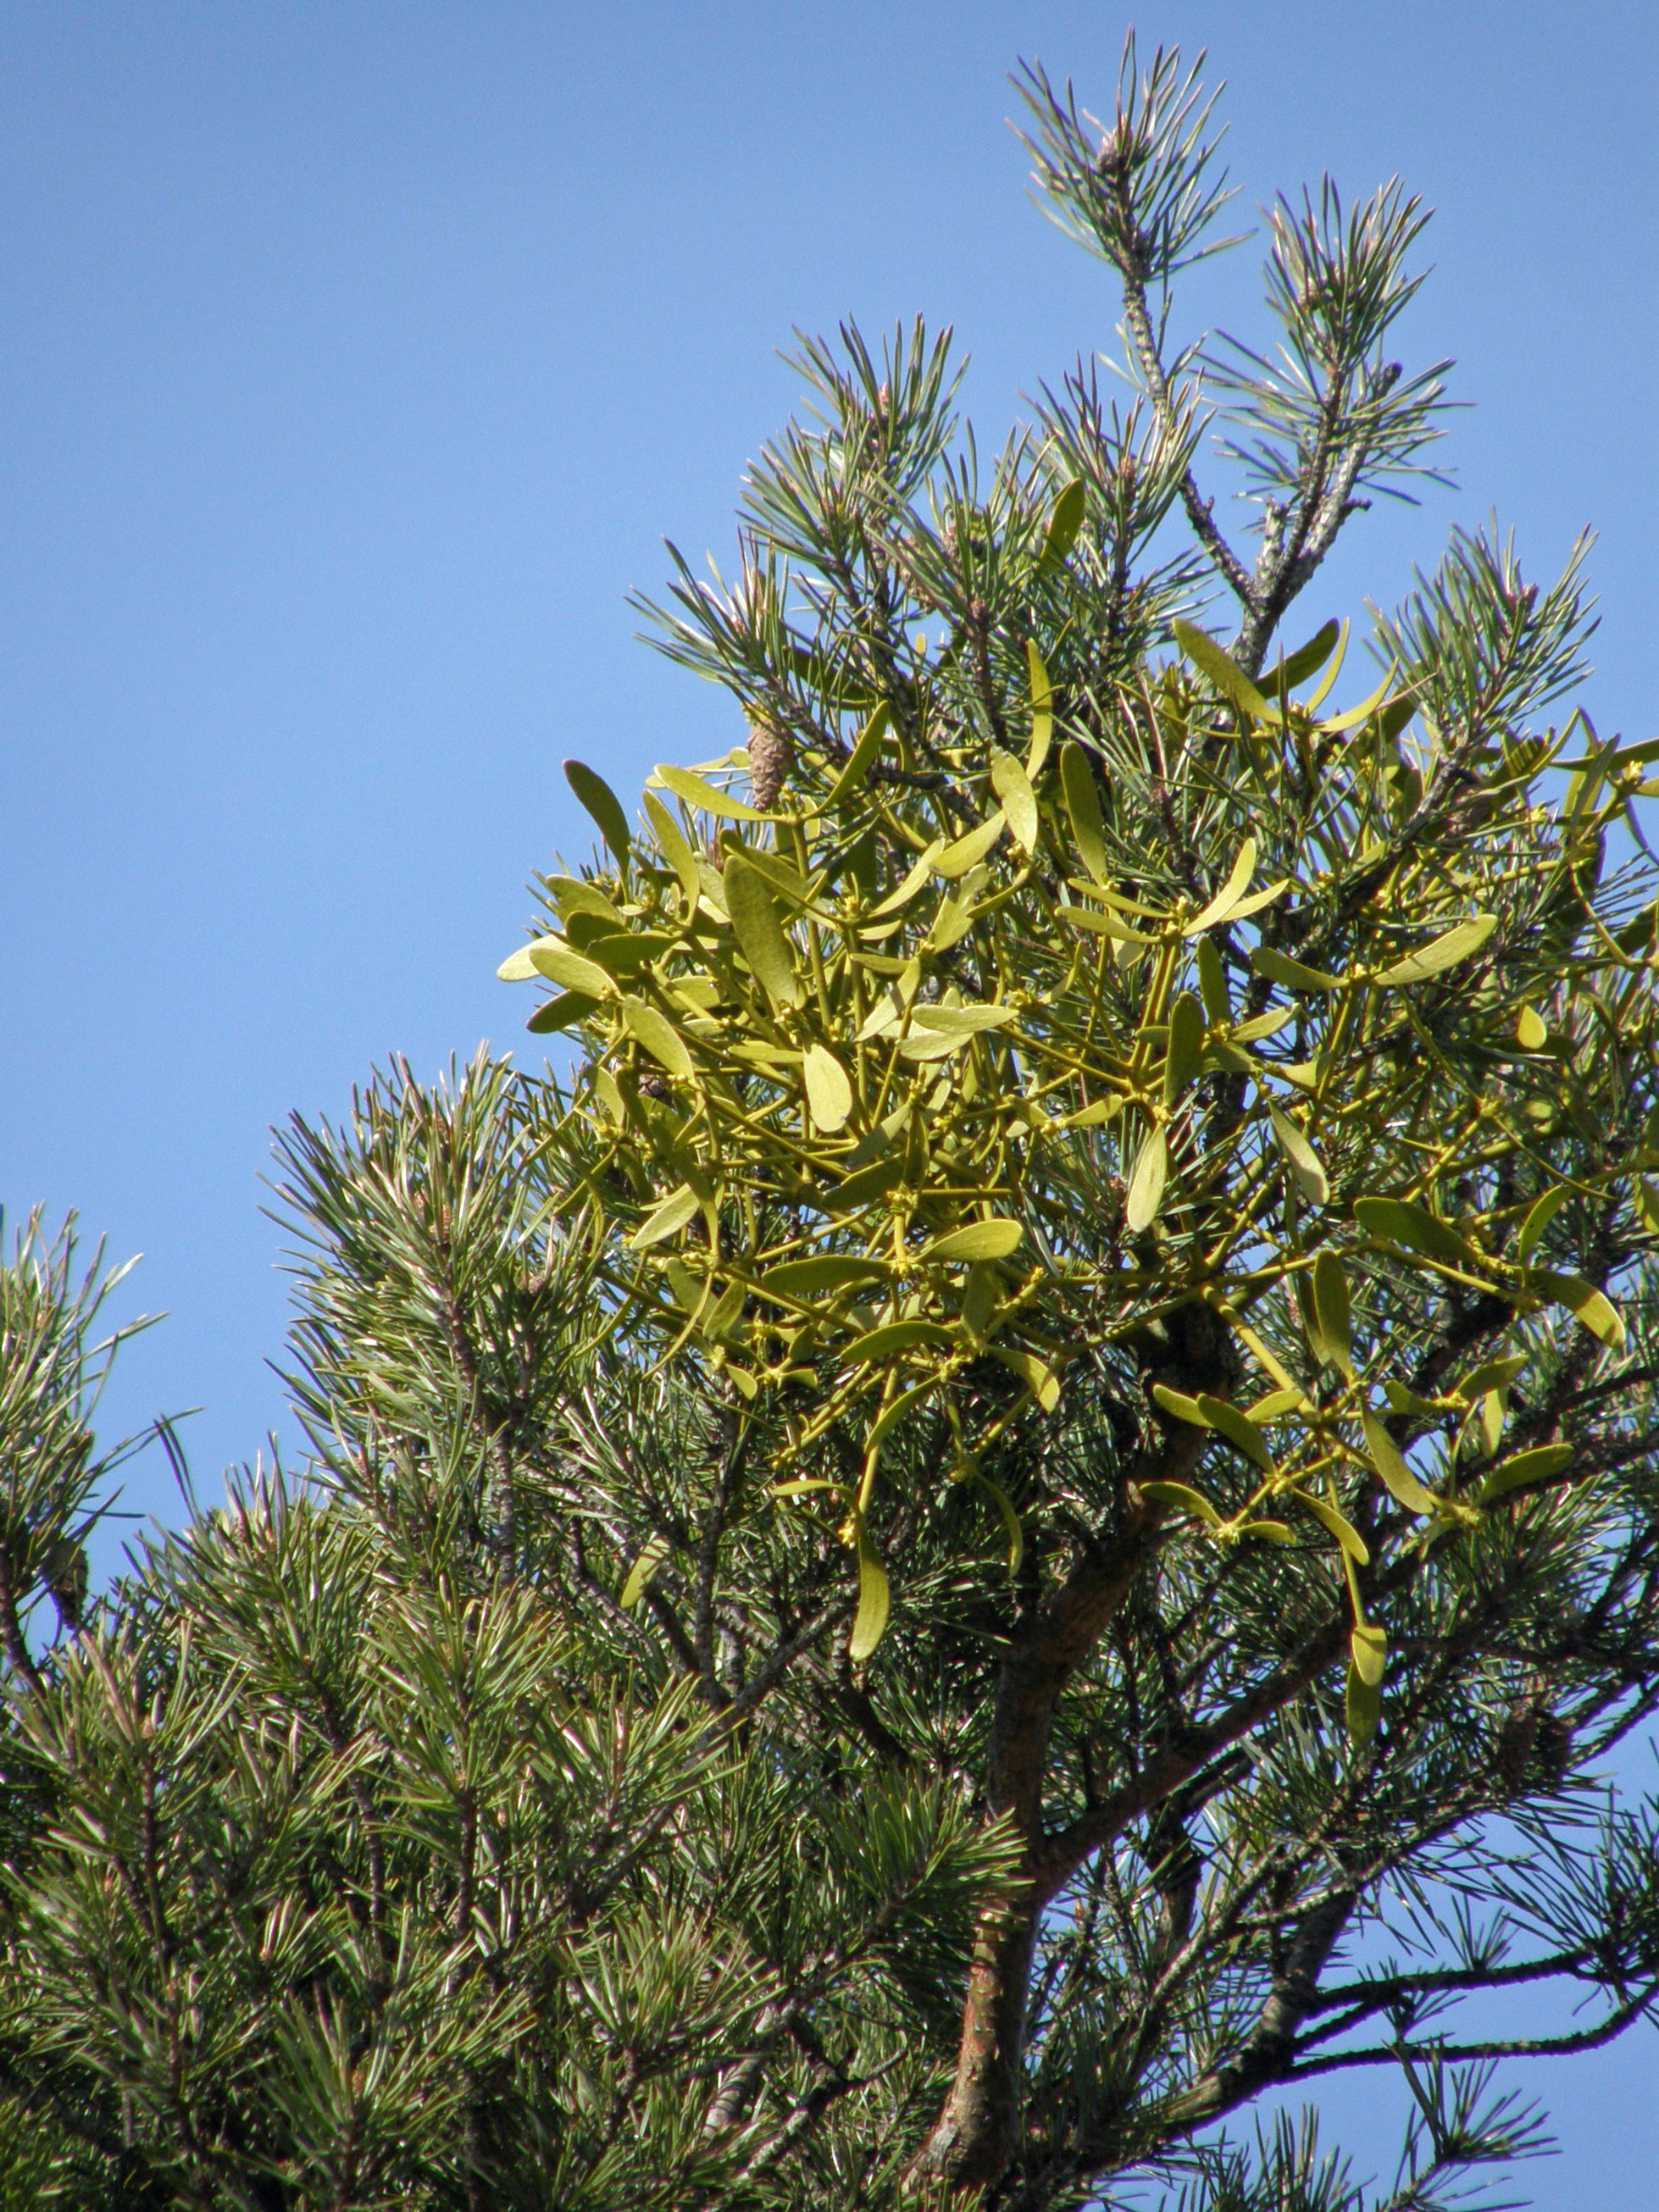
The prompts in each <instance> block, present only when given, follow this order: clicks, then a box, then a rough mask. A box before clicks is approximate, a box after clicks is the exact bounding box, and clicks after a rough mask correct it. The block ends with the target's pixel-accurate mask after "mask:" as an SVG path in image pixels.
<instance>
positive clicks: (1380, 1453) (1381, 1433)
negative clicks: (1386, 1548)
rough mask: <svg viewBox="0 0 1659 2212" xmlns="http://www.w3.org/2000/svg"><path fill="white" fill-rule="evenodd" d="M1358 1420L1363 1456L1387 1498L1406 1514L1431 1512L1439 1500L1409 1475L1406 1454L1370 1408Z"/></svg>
mask: <svg viewBox="0 0 1659 2212" xmlns="http://www.w3.org/2000/svg"><path fill="white" fill-rule="evenodd" d="M1359 1419H1360V1425H1361V1426H1362V1427H1363V1428H1364V1431H1365V1455H1366V1457H1367V1458H1368V1459H1369V1460H1370V1463H1371V1465H1372V1466H1373V1467H1374V1468H1376V1472H1377V1474H1378V1476H1379V1477H1380V1479H1381V1480H1382V1482H1383V1486H1384V1487H1385V1488H1386V1489H1387V1490H1388V1491H1389V1493H1390V1495H1391V1496H1392V1497H1394V1498H1396V1499H1397V1500H1398V1501H1399V1503H1400V1504H1401V1505H1403V1506H1404V1507H1405V1509H1406V1510H1407V1512H1408V1513H1432V1512H1434V1511H1435V1510H1436V1509H1437V1506H1438V1504H1439V1502H1440V1501H1439V1500H1438V1499H1437V1498H1436V1496H1435V1494H1434V1492H1432V1491H1431V1490H1430V1489H1428V1488H1427V1487H1426V1486H1425V1485H1424V1484H1423V1483H1421V1482H1419V1480H1418V1479H1417V1477H1416V1476H1415V1475H1414V1474H1413V1473H1412V1471H1411V1468H1410V1467H1409V1465H1408V1464H1407V1460H1406V1456H1405V1454H1404V1453H1403V1452H1402V1451H1401V1449H1400V1447H1399V1445H1398V1444H1396V1443H1395V1440H1394V1438H1393V1437H1391V1436H1390V1435H1389V1432H1388V1431H1387V1430H1386V1429H1385V1428H1384V1427H1383V1424H1382V1422H1381V1421H1379V1420H1378V1419H1377V1418H1376V1414H1375V1413H1372V1412H1371V1410H1370V1407H1369V1406H1368V1407H1365V1409H1364V1412H1363V1413H1361V1414H1360V1417H1359Z"/></svg>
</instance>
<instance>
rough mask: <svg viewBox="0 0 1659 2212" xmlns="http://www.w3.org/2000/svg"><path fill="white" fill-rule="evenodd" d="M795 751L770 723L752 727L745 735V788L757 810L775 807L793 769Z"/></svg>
mask: <svg viewBox="0 0 1659 2212" xmlns="http://www.w3.org/2000/svg"><path fill="white" fill-rule="evenodd" d="M794 758H795V748H794V746H793V744H791V743H790V740H789V732H788V731H787V730H782V729H780V728H779V727H778V725H777V724H776V723H775V722H774V721H771V720H763V721H758V722H756V723H754V724H753V725H752V726H751V727H750V732H749V787H750V791H751V792H752V793H753V794H754V799H755V804H756V805H757V806H760V807H773V806H775V805H777V802H778V793H780V792H781V790H782V789H783V787H784V782H785V781H786V779H787V776H788V774H789V771H790V769H791V768H792V767H793V765H794Z"/></svg>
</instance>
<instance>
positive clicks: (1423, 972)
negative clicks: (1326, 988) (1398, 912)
mask: <svg viewBox="0 0 1659 2212" xmlns="http://www.w3.org/2000/svg"><path fill="white" fill-rule="evenodd" d="M1497 927H1498V916H1497V915H1495V914H1477V915H1474V917H1473V918H1472V919H1471V920H1469V921H1460V922H1459V923H1458V925H1457V927H1456V928H1455V929H1449V930H1447V932H1446V933H1445V934H1444V935H1443V937H1437V938H1435V939H1432V940H1431V942H1430V943H1429V944H1427V945H1420V946H1419V948H1418V950H1417V951H1415V952H1408V953H1407V955H1406V957H1405V958H1404V959H1403V960H1396V961H1395V963H1394V965H1393V966H1392V967H1391V968H1385V969H1383V972H1382V974H1381V975H1378V976H1377V978H1376V981H1378V982H1379V983H1383V984H1387V985H1389V986H1393V985H1395V984H1399V983H1420V982H1422V981H1425V979H1426V978H1427V977H1428V976H1430V975H1440V974H1442V973H1443V970H1444V969H1448V968H1455V967H1456V965H1457V964H1458V963H1459V962H1460V961H1462V960H1467V959H1468V958H1469V957H1470V956H1471V955H1472V954H1473V953H1476V952H1478V951H1480V948H1481V946H1482V945H1484V944H1485V943H1486V939H1488V938H1489V937H1490V936H1491V935H1492V932H1493V930H1494V929H1496V928H1497Z"/></svg>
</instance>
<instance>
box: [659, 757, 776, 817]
mask: <svg viewBox="0 0 1659 2212" xmlns="http://www.w3.org/2000/svg"><path fill="white" fill-rule="evenodd" d="M656 775H657V779H658V781H659V782H661V783H663V784H665V785H666V786H667V787H668V789H669V790H670V791H671V792H672V793H673V794H674V796H675V798H676V799H684V801H685V803H686V805H688V806H690V807H693V808H696V809H698V810H700V811H702V813H704V814H715V815H720V816H723V817H724V818H725V819H726V821H728V822H769V821H770V820H771V818H772V817H771V816H770V815H769V814H766V813H763V811H762V810H761V809H760V808H759V807H758V806H750V805H748V803H747V802H746V801H745V800H744V799H733V798H732V794H731V793H730V792H726V791H721V790H720V789H719V788H718V787H716V786H715V785H714V784H712V783H705V782H704V781H703V780H702V777H701V776H700V775H692V773H691V771H690V769H689V768H676V767H675V765H674V763H672V762H671V761H667V762H661V763H659V764H658V767H657V769H656Z"/></svg>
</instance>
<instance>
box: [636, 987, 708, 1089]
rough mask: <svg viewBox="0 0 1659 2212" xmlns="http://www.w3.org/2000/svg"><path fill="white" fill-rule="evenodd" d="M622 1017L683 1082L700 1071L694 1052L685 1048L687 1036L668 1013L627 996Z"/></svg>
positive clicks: (657, 1057) (643, 1042)
mask: <svg viewBox="0 0 1659 2212" xmlns="http://www.w3.org/2000/svg"><path fill="white" fill-rule="evenodd" d="M622 1017H623V1021H624V1022H625V1023H626V1024H628V1028H629V1032H630V1033H631V1034H632V1035H633V1036H636V1037H637V1038H638V1039H639V1041H640V1042H641V1044H642V1045H643V1046H644V1047H645V1048H646V1050H647V1052H648V1053H649V1054H650V1055H651V1057H652V1059H653V1060H655V1061H656V1062H657V1064H658V1065H659V1066H661V1067H665V1068H666V1069H667V1070H668V1073H670V1074H671V1075H677V1076H678V1078H679V1079H680V1081H681V1082H682V1083H692V1082H695V1081H696V1073H697V1071H696V1067H695V1066H693V1064H692V1060H691V1055H690V1053H689V1052H688V1051H687V1050H686V1048H685V1040H684V1038H683V1037H682V1036H681V1035H680V1033H679V1031H678V1030H677V1029H676V1028H675V1027H674V1024H672V1022H671V1021H670V1020H669V1018H668V1017H667V1015H666V1014H660V1013H659V1012H658V1011H657V1009H656V1008H655V1007H654V1006H647V1004H646V1002H645V1000H643V999H624V1000H623V1002H622Z"/></svg>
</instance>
